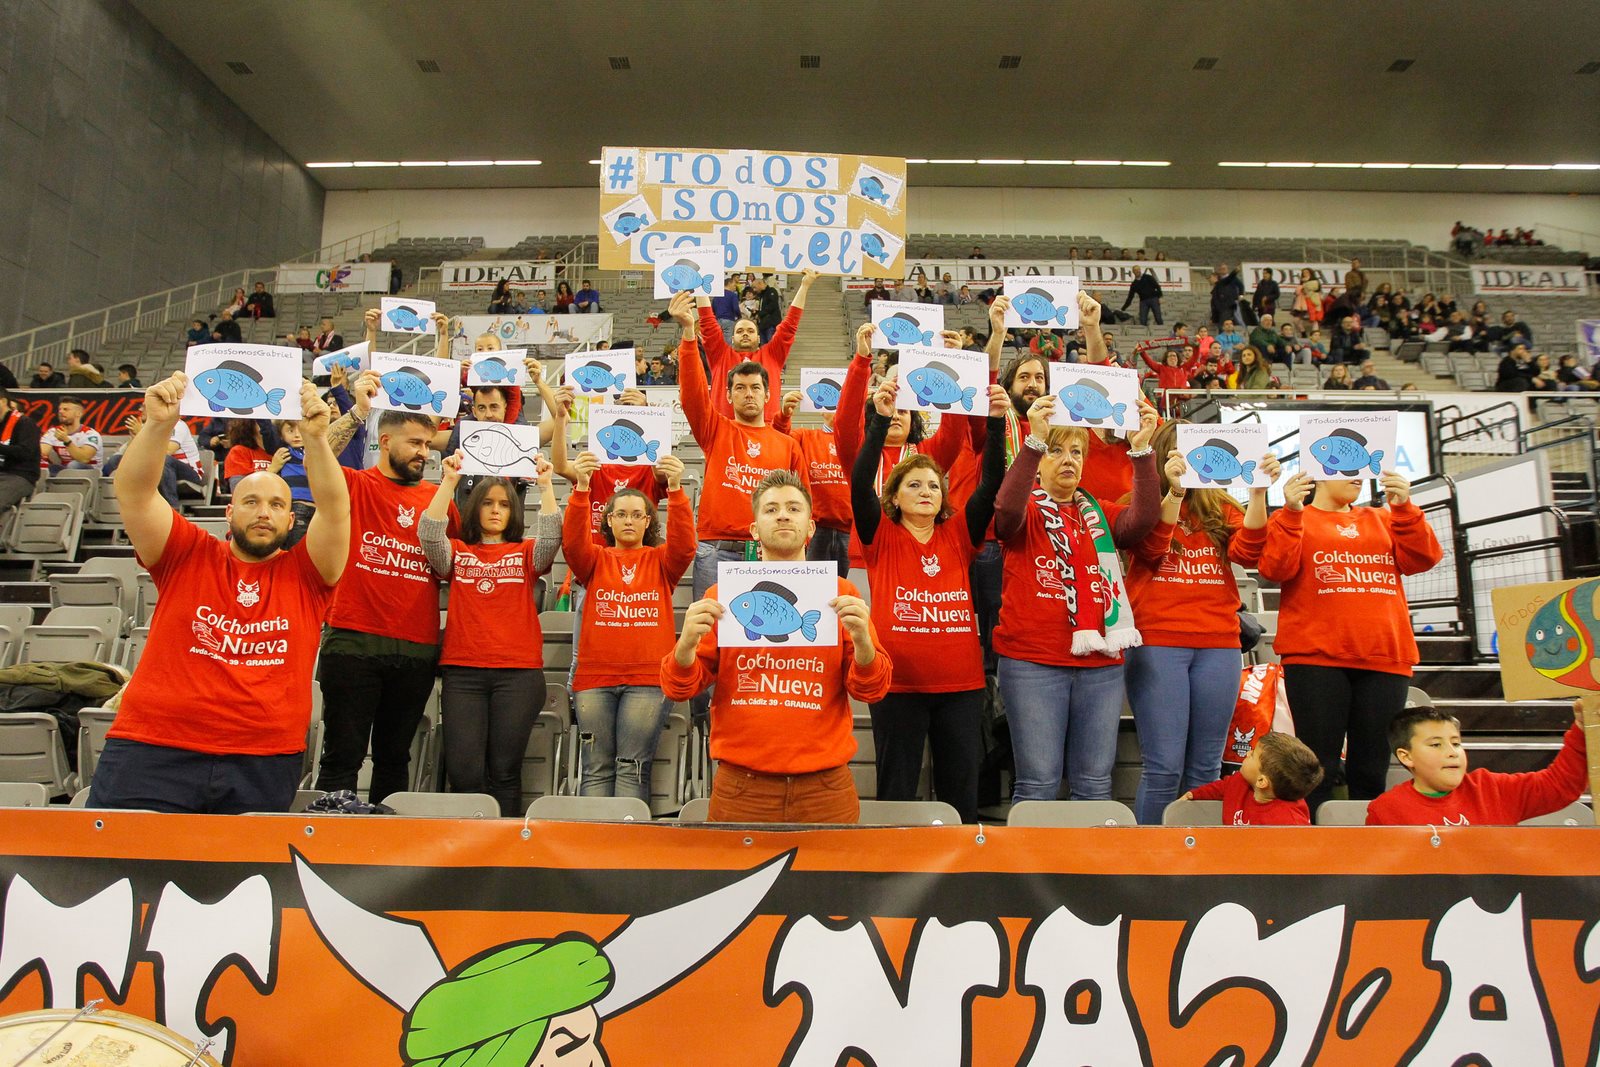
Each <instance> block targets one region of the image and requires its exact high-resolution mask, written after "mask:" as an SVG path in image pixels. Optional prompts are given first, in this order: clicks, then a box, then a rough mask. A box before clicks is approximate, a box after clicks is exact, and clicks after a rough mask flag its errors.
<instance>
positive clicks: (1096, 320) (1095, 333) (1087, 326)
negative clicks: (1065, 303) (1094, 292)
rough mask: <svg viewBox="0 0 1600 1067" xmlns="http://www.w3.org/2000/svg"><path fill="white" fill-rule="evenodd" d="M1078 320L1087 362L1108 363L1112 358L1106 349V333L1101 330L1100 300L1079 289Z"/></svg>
mask: <svg viewBox="0 0 1600 1067" xmlns="http://www.w3.org/2000/svg"><path fill="white" fill-rule="evenodd" d="M1078 321H1079V326H1080V328H1081V329H1082V331H1083V350H1084V354H1085V355H1087V356H1088V358H1087V359H1085V360H1084V361H1083V362H1085V363H1107V362H1109V361H1110V359H1111V355H1110V353H1108V352H1107V351H1106V335H1105V334H1104V333H1102V332H1101V331H1100V301H1098V300H1096V299H1095V298H1094V297H1092V296H1090V295H1089V294H1088V293H1086V292H1084V291H1083V290H1082V289H1079V290H1078Z"/></svg>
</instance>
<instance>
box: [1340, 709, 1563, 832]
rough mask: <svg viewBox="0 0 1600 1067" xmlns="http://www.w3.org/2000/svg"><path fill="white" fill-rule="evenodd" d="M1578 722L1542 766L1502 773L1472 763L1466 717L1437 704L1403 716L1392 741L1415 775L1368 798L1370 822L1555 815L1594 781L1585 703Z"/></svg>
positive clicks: (1468, 822)
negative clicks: (1463, 739)
mask: <svg viewBox="0 0 1600 1067" xmlns="http://www.w3.org/2000/svg"><path fill="white" fill-rule="evenodd" d="M1572 715H1573V719H1574V722H1573V724H1572V725H1571V726H1570V727H1568V728H1567V733H1566V736H1565V737H1563V738H1562V739H1561V742H1562V743H1561V751H1560V752H1558V753H1556V758H1555V760H1554V762H1552V763H1551V764H1550V766H1548V767H1546V768H1545V769H1544V770H1542V771H1529V772H1527V773H1524V774H1501V773H1497V772H1495V771H1486V770H1483V769H1482V768H1479V769H1478V770H1475V771H1471V772H1469V771H1468V770H1467V751H1466V749H1465V748H1463V747H1462V744H1461V723H1459V722H1457V721H1456V718H1455V716H1453V715H1447V714H1445V713H1444V712H1442V711H1436V710H1435V709H1433V708H1417V709H1415V710H1413V711H1408V712H1406V713H1405V714H1403V715H1398V716H1396V717H1395V720H1394V722H1393V723H1392V724H1391V725H1390V726H1389V744H1390V747H1392V748H1393V749H1394V752H1395V755H1397V756H1399V757H1400V762H1401V763H1402V764H1404V765H1405V768H1406V770H1408V771H1410V772H1411V781H1409V782H1402V783H1401V784H1399V785H1397V786H1395V787H1394V788H1393V789H1391V790H1389V791H1388V792H1387V793H1384V794H1383V795H1382V796H1381V797H1378V798H1377V799H1376V800H1374V801H1372V802H1371V803H1370V804H1368V805H1367V825H1368V826H1515V825H1516V824H1517V823H1519V822H1521V821H1522V820H1524V819H1532V818H1534V817H1535V816H1538V815H1548V814H1550V813H1551V812H1552V811H1560V810H1561V809H1562V808H1564V807H1566V806H1567V805H1568V804H1571V803H1572V802H1573V801H1575V800H1577V799H1578V797H1579V796H1580V795H1582V793H1583V788H1584V786H1585V785H1587V784H1588V777H1589V775H1588V756H1587V754H1586V753H1587V750H1586V747H1585V745H1584V738H1583V705H1582V704H1580V703H1574V704H1573V705H1572Z"/></svg>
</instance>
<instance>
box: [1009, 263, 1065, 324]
mask: <svg viewBox="0 0 1600 1067" xmlns="http://www.w3.org/2000/svg"><path fill="white" fill-rule="evenodd" d="M1001 290H1002V291H1003V292H1004V293H1005V295H1006V296H1008V297H1010V298H1011V306H1010V307H1009V308H1007V309H1006V326H1007V327H1008V328H1009V329H1018V330H1022V329H1051V330H1076V329H1077V328H1078V279H1077V278H1075V277H1072V276H1071V275H1066V274H1052V275H1037V274H1029V275H1018V274H1013V275H1010V276H1009V277H1007V278H1006V279H1005V281H1004V283H1003V284H1002V286H1001Z"/></svg>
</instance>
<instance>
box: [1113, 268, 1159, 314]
mask: <svg viewBox="0 0 1600 1067" xmlns="http://www.w3.org/2000/svg"><path fill="white" fill-rule="evenodd" d="M1135 297H1137V298H1138V299H1140V300H1160V299H1161V283H1160V282H1158V281H1156V276H1155V273H1154V272H1153V271H1145V272H1144V273H1143V274H1141V275H1139V276H1138V277H1137V278H1135V279H1134V280H1133V281H1132V282H1130V283H1129V285H1128V299H1126V300H1124V301H1123V302H1122V306H1123V307H1124V308H1126V307H1127V306H1128V305H1129V304H1131V303H1133V301H1134V298H1135Z"/></svg>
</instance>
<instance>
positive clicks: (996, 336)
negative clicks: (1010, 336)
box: [983, 293, 1011, 374]
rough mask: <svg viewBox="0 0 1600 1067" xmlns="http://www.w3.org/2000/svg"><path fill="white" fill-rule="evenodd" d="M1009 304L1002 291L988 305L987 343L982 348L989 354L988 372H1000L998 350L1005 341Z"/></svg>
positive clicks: (1002, 346) (1007, 297) (1003, 345)
mask: <svg viewBox="0 0 1600 1067" xmlns="http://www.w3.org/2000/svg"><path fill="white" fill-rule="evenodd" d="M1010 306H1011V298H1010V297H1009V296H1006V295H1005V294H1004V293H1002V294H1000V295H999V296H997V297H995V298H994V302H993V303H991V304H990V305H989V343H988V344H986V345H984V346H983V350H984V351H985V352H986V353H988V355H989V373H990V374H999V373H1000V350H1001V349H1002V348H1004V347H1005V343H1006V309H1007V308H1009V307H1010Z"/></svg>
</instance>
